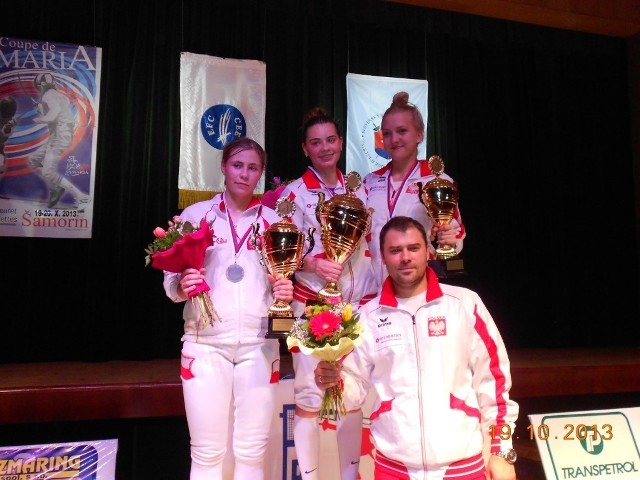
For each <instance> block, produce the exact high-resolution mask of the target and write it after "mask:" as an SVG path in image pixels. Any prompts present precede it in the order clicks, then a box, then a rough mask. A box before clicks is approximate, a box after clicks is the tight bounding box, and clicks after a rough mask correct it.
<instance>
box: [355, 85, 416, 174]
mask: <svg viewBox="0 0 640 480" xmlns="http://www.w3.org/2000/svg"><path fill="white" fill-rule="evenodd" d="M427 90H428V82H427V81H426V80H412V79H408V78H392V77H374V76H371V75H359V74H356V73H348V74H347V156H346V160H347V171H352V170H355V171H356V172H358V173H360V174H361V175H362V176H363V177H364V175H366V174H367V173H369V172H373V171H374V170H378V169H379V168H381V167H383V166H385V165H386V164H387V163H388V162H389V160H391V157H390V156H389V154H388V153H387V152H386V151H385V150H384V145H383V143H382V131H381V130H380V126H381V125H380V124H381V123H382V115H383V114H384V112H385V111H386V110H387V108H389V105H391V101H392V100H393V96H394V95H395V94H396V93H397V92H403V91H404V92H407V93H408V94H409V102H411V103H413V104H414V105H416V106H417V107H418V110H420V113H422V117H423V119H424V125H425V128H426V126H427V100H428V93H427ZM424 134H425V140H424V141H423V142H422V143H421V144H420V145H419V146H418V158H425V157H426V151H427V140H426V131H425V132H424Z"/></svg>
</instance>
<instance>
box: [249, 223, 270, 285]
mask: <svg viewBox="0 0 640 480" xmlns="http://www.w3.org/2000/svg"><path fill="white" fill-rule="evenodd" d="M259 232H260V223H259V222H255V223H254V224H253V228H252V231H251V240H249V241H250V243H251V246H252V247H253V248H255V249H256V251H257V252H258V254H259V255H260V265H262V266H263V267H265V268H266V269H267V273H268V267H267V264H266V263H265V261H264V257H263V254H262V248H260V246H259V245H258V237H259V236H260V234H259Z"/></svg>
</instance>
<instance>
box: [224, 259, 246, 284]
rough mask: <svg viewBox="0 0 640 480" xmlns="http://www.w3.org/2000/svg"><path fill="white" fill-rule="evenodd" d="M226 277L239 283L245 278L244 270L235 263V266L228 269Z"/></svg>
mask: <svg viewBox="0 0 640 480" xmlns="http://www.w3.org/2000/svg"><path fill="white" fill-rule="evenodd" d="M226 275H227V280H229V281H230V282H233V283H238V282H239V281H240V280H242V279H243V278H244V269H243V268H242V267H241V266H240V265H238V264H237V263H234V264H233V265H229V266H228V267H227V272H226Z"/></svg>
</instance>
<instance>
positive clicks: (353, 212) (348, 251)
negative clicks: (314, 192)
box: [316, 172, 371, 301]
mask: <svg viewBox="0 0 640 480" xmlns="http://www.w3.org/2000/svg"><path fill="white" fill-rule="evenodd" d="M360 185H362V178H361V177H360V175H359V174H358V173H357V172H350V173H348V174H347V175H346V176H345V187H346V190H347V193H345V194H340V195H336V196H334V197H332V198H331V199H330V200H327V201H326V202H325V201H324V198H325V196H324V193H323V192H318V204H317V205H316V219H317V220H318V223H319V224H320V227H321V233H320V241H321V242H322V246H323V247H324V251H325V253H326V254H327V257H328V258H329V259H331V260H333V261H334V262H337V263H339V264H340V265H342V264H343V263H345V262H346V261H347V260H349V258H350V257H351V255H352V254H353V252H355V251H356V250H357V249H358V245H360V240H361V239H362V237H364V235H365V234H366V233H367V232H368V231H369V228H370V227H371V212H370V211H369V210H368V209H367V208H366V207H365V205H364V202H363V201H362V200H360V199H359V198H358V197H356V196H355V195H354V194H353V192H355V191H356V190H358V188H360ZM328 298H334V299H335V298H340V299H341V298H342V293H341V292H340V289H339V287H338V283H337V282H327V283H326V284H325V285H324V287H323V288H322V289H320V291H319V292H318V300H320V301H324V300H326V299H328Z"/></svg>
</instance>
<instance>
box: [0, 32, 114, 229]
mask: <svg viewBox="0 0 640 480" xmlns="http://www.w3.org/2000/svg"><path fill="white" fill-rule="evenodd" d="M101 60H102V51H101V49H100V48H98V47H92V46H85V45H73V44H67V43H58V42H51V41H46V40H26V39H20V38H11V37H1V36H0V236H14V237H19V236H21V237H59V238H91V231H92V224H93V198H94V182H95V171H96V146H97V134H98V105H99V96H100V73H101V72H100V69H101Z"/></svg>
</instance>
